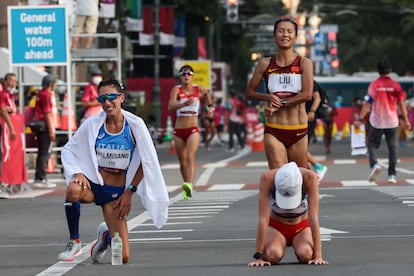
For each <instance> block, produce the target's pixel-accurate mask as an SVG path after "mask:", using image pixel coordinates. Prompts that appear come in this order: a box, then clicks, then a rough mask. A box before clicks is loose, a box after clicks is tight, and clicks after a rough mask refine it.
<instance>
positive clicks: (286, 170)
mask: <svg viewBox="0 0 414 276" xmlns="http://www.w3.org/2000/svg"><path fill="white" fill-rule="evenodd" d="M302 182H303V179H302V173H301V172H300V170H299V168H298V166H297V165H296V163H295V162H290V163H287V164H284V165H283V166H282V167H280V168H279V170H278V171H277V173H276V175H275V197H276V204H277V206H278V207H280V208H282V209H287V210H290V209H295V208H296V207H298V206H299V205H300V202H301V201H302Z"/></svg>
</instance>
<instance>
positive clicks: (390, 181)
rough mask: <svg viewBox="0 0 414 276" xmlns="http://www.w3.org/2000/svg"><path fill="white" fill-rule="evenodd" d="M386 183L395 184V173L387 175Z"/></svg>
mask: <svg viewBox="0 0 414 276" xmlns="http://www.w3.org/2000/svg"><path fill="white" fill-rule="evenodd" d="M388 183H391V184H397V179H396V178H395V175H390V176H388Z"/></svg>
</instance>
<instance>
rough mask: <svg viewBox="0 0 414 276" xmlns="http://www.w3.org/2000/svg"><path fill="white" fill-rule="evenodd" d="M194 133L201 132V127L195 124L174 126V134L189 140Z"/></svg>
mask: <svg viewBox="0 0 414 276" xmlns="http://www.w3.org/2000/svg"><path fill="white" fill-rule="evenodd" d="M193 133H200V128H199V127H198V126H193V127H189V128H174V131H173V134H174V135H175V136H177V137H178V138H181V139H182V140H184V142H185V141H187V139H188V137H190V135H191V134H193Z"/></svg>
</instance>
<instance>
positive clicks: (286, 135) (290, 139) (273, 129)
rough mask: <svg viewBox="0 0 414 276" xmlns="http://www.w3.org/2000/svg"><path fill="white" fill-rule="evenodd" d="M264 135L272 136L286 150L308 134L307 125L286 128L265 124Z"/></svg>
mask: <svg viewBox="0 0 414 276" xmlns="http://www.w3.org/2000/svg"><path fill="white" fill-rule="evenodd" d="M264 133H269V134H271V135H273V136H274V137H276V139H278V140H279V141H280V142H282V144H283V145H284V146H285V147H286V148H289V147H290V146H291V145H293V144H295V143H296V142H297V141H299V140H300V139H302V137H304V136H306V135H307V134H308V124H303V125H295V126H287V125H280V124H274V123H266V125H265V129H264Z"/></svg>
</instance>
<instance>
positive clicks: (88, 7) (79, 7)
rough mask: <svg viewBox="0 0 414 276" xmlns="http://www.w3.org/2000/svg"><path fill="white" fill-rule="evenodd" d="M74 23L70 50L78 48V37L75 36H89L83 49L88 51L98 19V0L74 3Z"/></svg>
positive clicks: (84, 0) (82, 0)
mask: <svg viewBox="0 0 414 276" xmlns="http://www.w3.org/2000/svg"><path fill="white" fill-rule="evenodd" d="M75 15H76V16H75V22H74V26H73V33H74V34H75V36H73V38H72V48H73V49H77V48H79V42H80V37H79V36H76V35H77V34H82V33H84V34H89V36H87V37H86V43H85V48H86V49H90V48H91V47H92V43H93V37H92V36H91V35H92V34H95V33H96V30H97V27H98V19H99V0H79V1H76V11H75Z"/></svg>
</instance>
